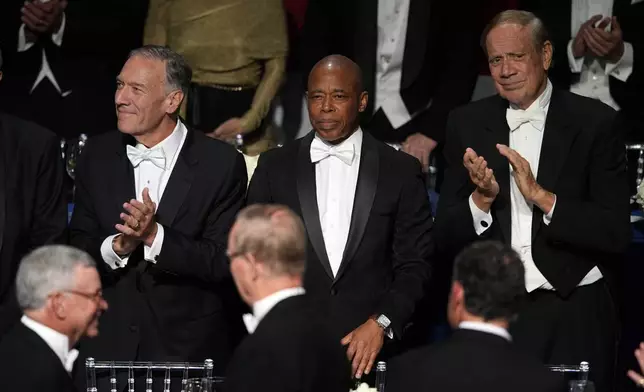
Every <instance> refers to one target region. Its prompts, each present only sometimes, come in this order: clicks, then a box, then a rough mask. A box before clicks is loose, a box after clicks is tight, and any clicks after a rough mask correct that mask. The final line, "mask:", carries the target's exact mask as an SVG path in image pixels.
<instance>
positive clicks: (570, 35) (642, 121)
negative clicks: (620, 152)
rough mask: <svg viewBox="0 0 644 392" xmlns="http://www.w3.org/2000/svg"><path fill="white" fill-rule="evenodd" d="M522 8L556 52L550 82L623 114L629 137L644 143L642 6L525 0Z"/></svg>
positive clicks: (620, 1) (631, 0)
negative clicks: (544, 28)
mask: <svg viewBox="0 0 644 392" xmlns="http://www.w3.org/2000/svg"><path fill="white" fill-rule="evenodd" d="M519 7H520V8H521V9H525V10H527V11H531V12H533V13H534V14H535V15H537V16H538V17H539V18H540V19H541V20H543V22H544V23H545V24H546V26H548V28H549V30H550V34H551V39H552V42H553V44H554V46H555V47H556V48H558V50H557V51H555V54H554V56H553V59H554V66H553V67H552V70H551V71H550V72H549V75H550V78H551V80H552V83H553V84H554V85H555V86H556V87H559V88H562V89H570V91H572V92H574V93H576V94H580V95H583V96H586V97H591V98H595V99H599V100H601V101H602V102H604V103H605V104H607V105H610V106H611V107H613V108H614V109H616V110H619V113H620V115H621V116H623V120H624V124H625V129H624V131H625V137H626V139H627V140H628V141H637V142H642V141H644V114H642V109H641V101H642V97H644V62H642V61H641V60H640V58H641V56H642V55H643V54H644V47H643V46H642V45H644V26H643V25H642V20H643V19H644V2H642V1H638V0H565V1H547V0H521V1H519Z"/></svg>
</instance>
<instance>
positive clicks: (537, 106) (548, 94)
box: [510, 79, 552, 113]
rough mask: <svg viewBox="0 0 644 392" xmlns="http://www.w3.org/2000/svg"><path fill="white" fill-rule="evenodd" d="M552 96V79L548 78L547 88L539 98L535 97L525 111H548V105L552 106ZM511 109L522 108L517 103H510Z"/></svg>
mask: <svg viewBox="0 0 644 392" xmlns="http://www.w3.org/2000/svg"><path fill="white" fill-rule="evenodd" d="M551 98H552V83H550V79H546V88H545V89H544V90H543V92H542V93H541V95H539V98H537V99H535V101H534V102H532V104H531V105H530V106H529V107H528V108H527V109H526V110H525V112H533V111H537V110H538V111H543V112H544V113H548V107H549V106H550V99H551ZM510 109H512V110H521V109H519V108H518V107H517V106H516V105H513V104H510Z"/></svg>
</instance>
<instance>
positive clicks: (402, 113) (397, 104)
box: [374, 0, 412, 129]
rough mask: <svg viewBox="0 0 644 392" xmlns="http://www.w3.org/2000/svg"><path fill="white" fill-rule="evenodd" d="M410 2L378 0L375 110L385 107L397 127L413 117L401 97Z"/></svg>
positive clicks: (406, 0)
mask: <svg viewBox="0 0 644 392" xmlns="http://www.w3.org/2000/svg"><path fill="white" fill-rule="evenodd" d="M409 3H410V0H378V46H377V50H376V56H377V57H376V92H375V93H376V97H375V105H374V110H378V109H379V108H382V110H383V112H384V113H385V115H386V116H387V119H389V122H390V123H391V125H392V126H393V127H394V129H397V128H400V127H401V126H403V125H405V124H406V123H407V122H408V121H409V120H410V119H411V117H412V116H411V115H410V113H409V111H408V110H407V106H405V103H404V102H403V99H402V97H401V96H400V87H401V83H402V70H403V56H404V54H405V40H406V38H407V20H408V16H409Z"/></svg>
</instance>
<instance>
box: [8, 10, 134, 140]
mask: <svg viewBox="0 0 644 392" xmlns="http://www.w3.org/2000/svg"><path fill="white" fill-rule="evenodd" d="M146 12H147V0H111V1H84V0H69V1H67V0H29V1H23V0H3V1H1V2H0V49H2V50H3V52H4V53H5V57H6V59H5V60H6V69H5V77H6V78H5V82H6V83H4V84H3V85H2V86H0V105H1V106H3V107H4V109H3V110H5V111H6V112H8V113H11V114H13V115H16V116H18V117H20V118H24V119H26V120H30V121H34V122H36V123H38V124H39V125H42V126H44V127H46V128H47V129H50V130H51V131H53V132H54V133H56V134H57V135H58V136H59V137H61V138H66V139H71V138H76V137H78V135H79V134H80V133H85V134H87V135H89V136H92V135H95V134H99V133H103V132H106V131H110V130H112V129H114V126H115V125H116V121H115V120H116V117H115V116H114V111H113V110H111V108H110V100H111V97H112V95H113V93H114V78H115V77H116V75H117V74H118V72H119V70H120V68H121V66H122V65H123V62H124V61H125V59H126V58H127V54H128V52H129V51H130V50H132V49H134V48H137V47H139V46H141V44H142V39H143V23H144V20H145V14H146Z"/></svg>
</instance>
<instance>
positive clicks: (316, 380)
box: [224, 295, 351, 392]
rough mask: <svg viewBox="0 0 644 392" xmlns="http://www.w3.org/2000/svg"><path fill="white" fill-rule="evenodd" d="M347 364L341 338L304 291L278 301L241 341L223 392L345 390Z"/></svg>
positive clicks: (347, 380)
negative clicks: (338, 337) (335, 334)
mask: <svg viewBox="0 0 644 392" xmlns="http://www.w3.org/2000/svg"><path fill="white" fill-rule="evenodd" d="M350 381H351V368H350V364H349V362H348V361H347V356H346V354H345V351H344V349H343V348H342V345H341V344H340V341H339V340H338V339H336V337H335V336H334V335H333V334H332V333H331V331H330V330H329V328H328V326H327V321H326V320H324V317H323V315H322V314H320V312H318V311H317V310H316V309H315V308H314V307H312V306H311V304H310V303H309V300H308V299H307V298H306V295H299V296H295V297H290V298H287V299H285V300H283V301H281V302H279V303H278V304H277V305H275V307H274V308H273V309H271V310H270V312H268V314H266V316H265V317H264V318H263V319H262V320H261V321H260V323H259V325H258V326H257V329H256V330H255V332H253V333H252V334H251V335H249V336H248V337H246V338H245V339H244V341H243V342H242V343H241V344H240V345H239V347H238V348H237V350H236V351H235V354H234V355H233V358H232V359H231V362H230V366H229V367H228V370H227V372H226V382H225V384H224V387H225V391H226V392H254V391H258V390H263V391H271V392H273V391H274V392H278V391H279V392H288V391H293V392H313V391H320V392H327V391H338V392H345V391H348V390H349V389H350V388H351V385H350Z"/></svg>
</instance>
